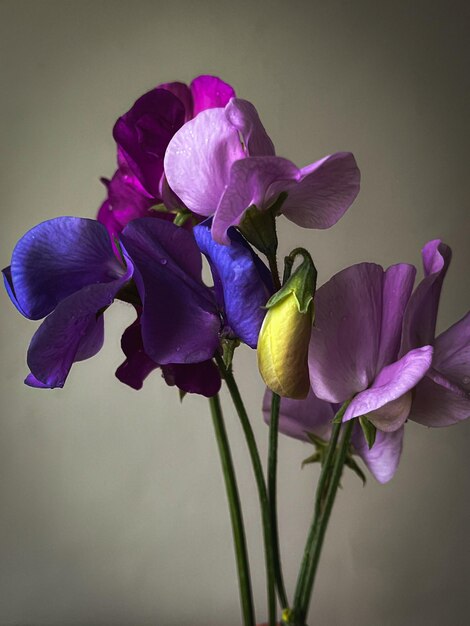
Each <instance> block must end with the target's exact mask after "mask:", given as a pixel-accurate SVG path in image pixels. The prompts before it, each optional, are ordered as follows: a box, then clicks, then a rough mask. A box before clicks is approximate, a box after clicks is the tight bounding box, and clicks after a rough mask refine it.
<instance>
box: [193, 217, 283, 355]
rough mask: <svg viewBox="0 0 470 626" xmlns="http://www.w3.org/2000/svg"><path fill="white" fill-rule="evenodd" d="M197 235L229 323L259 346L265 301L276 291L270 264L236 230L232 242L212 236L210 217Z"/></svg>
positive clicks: (233, 328) (245, 337)
mask: <svg viewBox="0 0 470 626" xmlns="http://www.w3.org/2000/svg"><path fill="white" fill-rule="evenodd" d="M194 236H195V238H196V242H197V244H198V246H199V249H200V250H201V252H203V253H204V254H205V255H206V256H207V258H208V260H209V263H210V266H211V270H212V274H213V277H214V286H215V288H216V293H218V296H219V306H220V307H221V309H222V311H224V313H225V322H226V325H227V326H228V327H229V328H230V329H231V330H232V331H233V334H234V335H235V336H236V337H239V338H240V339H241V340H242V341H243V342H245V343H246V344H248V345H249V346H250V347H251V348H256V344H257V342H258V335H259V331H260V328H261V324H262V323H263V319H264V317H265V315H266V310H265V309H264V305H265V304H266V302H267V301H268V299H269V297H270V296H271V294H272V291H273V287H272V282H271V280H270V274H269V270H268V268H267V267H266V266H265V265H264V263H263V262H262V261H261V260H260V259H259V257H257V255H256V254H255V253H254V252H253V250H252V249H251V248H250V246H249V245H248V243H247V242H246V241H245V240H244V239H243V237H242V236H241V235H239V234H238V233H237V232H236V231H235V230H232V231H230V233H229V237H230V242H231V243H230V245H229V246H224V245H221V244H218V243H216V242H215V241H214V240H213V239H212V236H211V231H210V222H209V221H206V222H204V223H202V224H199V225H198V226H196V227H195V228H194Z"/></svg>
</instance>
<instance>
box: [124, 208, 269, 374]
mask: <svg viewBox="0 0 470 626" xmlns="http://www.w3.org/2000/svg"><path fill="white" fill-rule="evenodd" d="M194 231H195V235H196V239H195V238H194V235H193V233H191V232H187V231H185V230H183V229H182V228H179V227H177V226H175V225H174V224H172V223H169V222H163V221H159V220H153V219H148V218H143V219H139V220H135V221H133V222H131V223H130V224H129V225H128V226H127V227H126V228H125V230H124V231H123V233H122V236H121V239H122V241H123V244H124V246H125V248H126V250H127V252H128V253H129V255H130V256H131V258H132V261H133V263H134V265H135V272H134V280H135V283H136V285H137V289H138V291H139V295H140V298H141V301H142V306H143V311H142V316H141V327H142V341H143V347H144V351H145V353H146V355H147V356H148V357H150V358H151V359H152V361H154V362H155V363H158V364H160V365H167V364H171V365H174V364H188V363H201V362H203V361H207V360H208V359H211V358H212V357H213V356H214V353H215V351H216V350H217V349H218V347H219V342H220V338H221V337H227V336H231V337H238V338H240V339H241V340H242V341H244V342H245V343H247V344H248V345H251V346H252V347H256V341H257V337H258V333H259V329H260V327H261V324H262V321H263V317H264V314H265V311H264V309H263V306H264V305H265V304H266V301H267V300H268V298H269V296H270V293H271V291H270V289H269V285H268V284H267V282H266V273H267V269H266V267H265V266H264V265H263V264H262V263H261V261H260V260H259V259H258V258H257V257H256V255H255V254H254V253H253V252H252V250H251V249H250V248H249V246H248V245H247V244H246V243H245V242H243V241H240V240H239V239H238V236H237V235H236V234H235V235H234V239H233V243H232V246H231V247H230V248H227V247H225V246H220V245H219V244H216V243H215V242H214V241H212V240H211V238H210V232H209V226H208V225H207V224H201V225H199V226H197V227H196V228H195V229H194ZM207 235H208V236H207ZM196 240H197V241H198V242H201V243H200V245H201V248H202V250H203V252H204V254H206V255H207V256H208V258H209V259H210V263H211V267H212V270H213V274H214V280H215V282H216V283H217V284H218V286H217V288H216V289H212V288H209V287H207V286H206V285H205V284H204V283H203V281H202V276H201V272H202V258H201V252H200V250H199V248H198V245H197V243H196ZM221 298H222V299H221Z"/></svg>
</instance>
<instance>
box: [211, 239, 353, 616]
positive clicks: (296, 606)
mask: <svg viewBox="0 0 470 626" xmlns="http://www.w3.org/2000/svg"><path fill="white" fill-rule="evenodd" d="M294 252H295V253H297V251H294ZM268 260H269V264H270V268H271V272H272V276H273V282H274V285H275V287H276V289H278V288H280V286H281V282H280V279H279V274H278V270H277V263H276V260H275V258H274V259H268ZM293 261H294V253H292V254H291V255H290V256H289V257H287V258H286V263H285V270H284V276H283V283H285V282H286V280H287V279H288V278H289V276H290V273H291V270H292V265H293ZM216 362H217V365H218V367H219V369H220V373H221V375H222V378H223V379H224V381H225V383H226V385H227V388H228V390H229V393H230V396H231V398H232V401H233V404H234V407H235V409H236V411H237V414H238V417H239V419H240V423H241V426H242V429H243V433H244V436H245V439H246V443H247V446H248V450H249V454H250V459H251V463H252V466H253V472H254V476H255V481H256V486H257V490H258V496H259V503H260V509H261V519H262V528H263V540H264V552H265V564H266V580H267V600H268V625H269V626H276V624H278V623H279V619H278V610H277V609H278V605H279V607H280V608H281V615H280V621H281V623H282V624H283V625H285V626H306V622H305V620H306V619H307V614H308V609H309V604H310V598H311V596H312V591H313V585H314V581H315V574H316V571H317V567H318V562H319V558H320V554H321V549H322V545H323V540H324V537H325V532H326V528H327V525H328V521H329V518H330V515H331V510H332V508H333V504H334V501H335V496H336V492H337V490H338V486H339V482H340V479H341V475H342V471H343V467H344V464H345V460H346V455H347V452H348V450H349V446H350V439H351V432H352V427H353V422H352V421H349V422H348V423H347V424H346V425H345V426H344V427H343V426H342V424H341V422H340V418H341V417H342V415H343V414H344V411H345V410H346V406H347V404H345V405H344V406H343V407H342V408H341V409H340V411H339V412H338V414H337V418H338V419H336V420H335V423H334V424H333V430H332V435H331V438H330V441H329V444H328V447H327V449H326V453H325V456H324V459H323V463H322V468H321V473H320V478H319V481H318V485H317V490H316V495H315V506H314V514H313V519H312V523H311V526H310V530H309V533H308V537H307V541H306V544H305V550H304V555H303V559H302V563H301V566H300V570H299V575H298V578H297V584H296V589H295V593H294V598H293V602H292V604H290V603H289V600H288V596H287V593H286V589H285V585H284V580H283V574H282V567H281V556H280V546H279V533H278V522H277V502H276V493H277V484H276V483H277V448H278V427H279V408H280V397H279V396H278V395H277V394H275V393H273V394H272V403H271V420H270V429H269V448H268V460H267V478H265V475H264V470H263V464H262V462H261V457H260V454H259V450H258V446H257V443H256V439H255V436H254V433H253V429H252V426H251V423H250V419H249V417H248V413H247V411H246V409H245V405H244V403H243V400H242V397H241V395H240V391H239V389H238V386H237V383H236V381H235V378H234V376H233V372H232V368H231V366H227V365H226V364H225V363H224V360H223V359H222V357H221V356H219V355H217V356H216ZM210 407H211V413H212V419H213V423H214V429H215V434H216V439H217V444H218V447H219V453H220V457H221V462H222V470H223V475H224V480H225V486H226V491H227V498H228V503H229V509H230V518H231V523H232V533H233V540H234V547H235V557H236V564H237V572H238V585H239V592H240V601H241V607H242V615H243V624H244V626H255V624H256V619H255V611H254V603H253V593H252V586H251V576H250V567H249V560H248V552H247V546H246V536H245V529H244V523H243V515H242V510H241V504H240V498H239V494H238V487H237V482H236V476H235V470H234V466H233V460H232V455H231V451H230V445H229V441H228V438H227V434H226V431H225V425H224V418H223V414H222V408H221V404H220V400H219V397H218V396H214V397H213V398H211V399H210Z"/></svg>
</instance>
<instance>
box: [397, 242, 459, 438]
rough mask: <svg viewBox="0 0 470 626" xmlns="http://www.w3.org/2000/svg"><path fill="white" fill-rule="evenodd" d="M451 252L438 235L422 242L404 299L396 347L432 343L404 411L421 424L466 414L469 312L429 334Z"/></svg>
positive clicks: (449, 422) (436, 423) (446, 423)
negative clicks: (419, 267) (414, 280)
mask: <svg viewBox="0 0 470 626" xmlns="http://www.w3.org/2000/svg"><path fill="white" fill-rule="evenodd" d="M451 256H452V255H451V250H450V248H449V247H448V246H447V245H445V244H444V243H442V242H441V241H440V240H438V239H437V240H434V241H430V242H428V243H427V244H426V245H425V246H424V248H423V251H422V257H423V266H424V278H423V280H422V281H421V282H420V284H419V285H418V287H417V288H416V290H415V292H414V293H413V295H412V296H411V298H410V302H409V304H408V307H407V311H406V314H405V320H404V325H403V339H402V351H405V350H407V349H409V348H414V347H418V346H421V345H423V344H424V343H429V344H432V345H434V354H433V359H432V363H431V368H430V369H429V371H428V372H427V374H426V376H425V377H424V378H423V379H422V380H421V381H420V382H419V383H418V385H417V387H416V389H415V390H414V395H413V403H412V406H411V412H410V415H409V418H410V419H411V420H414V421H416V422H419V423H420V424H424V425H425V426H434V427H439V426H450V425H452V424H455V423H456V422H459V421H461V420H464V419H467V418H469V417H470V312H469V313H467V314H466V315H465V316H464V317H463V318H462V319H461V320H460V321H458V322H456V323H455V324H454V325H453V326H451V327H450V328H448V329H447V330H446V331H444V332H443V333H441V334H440V335H439V336H438V337H437V338H436V339H435V338H434V337H435V329H436V319H437V312H438V307H439V298H440V293H441V288H442V284H443V281H444V277H445V275H446V273H447V269H448V267H449V264H450V260H451Z"/></svg>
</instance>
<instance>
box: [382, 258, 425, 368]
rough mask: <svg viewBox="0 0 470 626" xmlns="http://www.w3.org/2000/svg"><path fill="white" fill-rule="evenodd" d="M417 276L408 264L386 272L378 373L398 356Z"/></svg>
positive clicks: (391, 268)
mask: <svg viewBox="0 0 470 626" xmlns="http://www.w3.org/2000/svg"><path fill="white" fill-rule="evenodd" d="M415 276H416V268H415V267H414V265H408V264H407V263H399V264H397V265H392V266H391V267H389V268H388V269H387V270H386V271H385V275H384V282H383V290H382V293H383V300H382V325H381V330H380V348H379V355H378V360H377V371H379V370H381V369H382V367H384V365H388V364H389V363H393V361H395V360H396V358H397V356H398V351H399V348H400V340H401V330H402V324H403V315H404V313H405V309H406V306H407V304H408V300H409V299H410V296H411V292H412V291H413V283H414V280H415Z"/></svg>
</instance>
